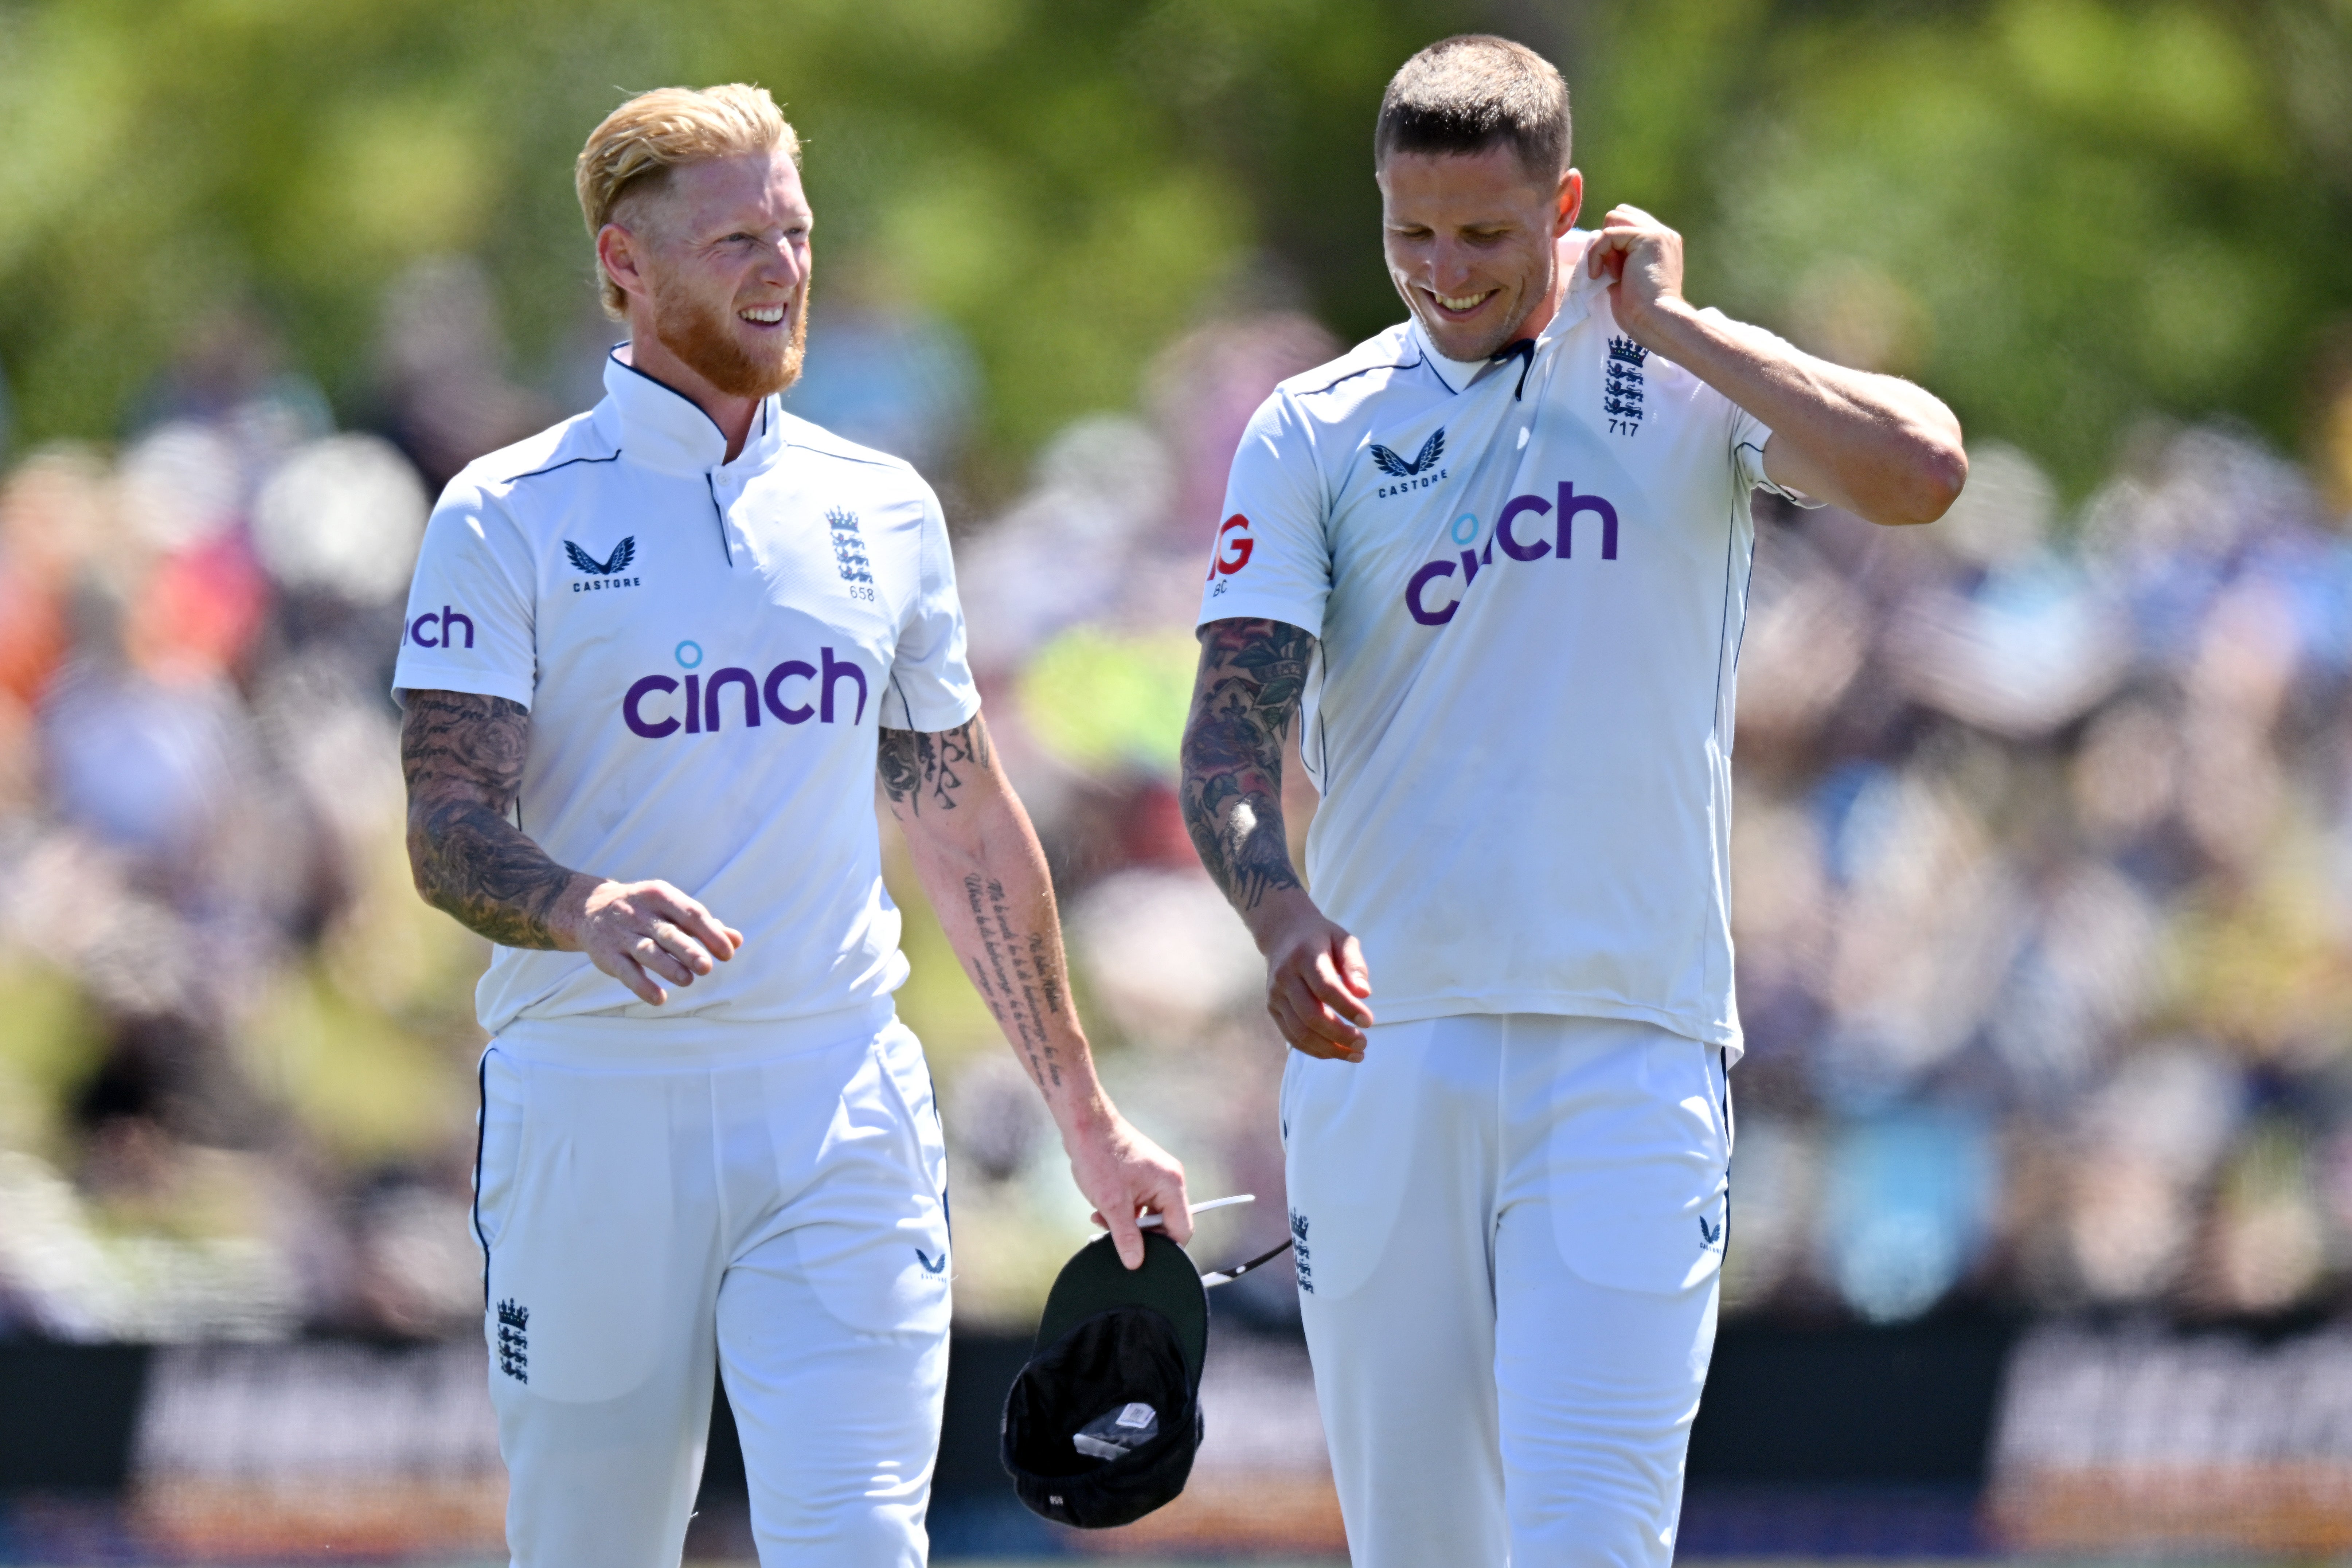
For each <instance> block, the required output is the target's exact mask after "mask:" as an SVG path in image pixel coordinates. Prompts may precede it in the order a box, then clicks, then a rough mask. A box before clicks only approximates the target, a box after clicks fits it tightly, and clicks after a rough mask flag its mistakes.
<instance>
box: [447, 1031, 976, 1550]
mask: <svg viewBox="0 0 2352 1568" xmlns="http://www.w3.org/2000/svg"><path fill="white" fill-rule="evenodd" d="M656 1030H659V1031H661V1032H659V1033H656ZM663 1042H667V1043H663ZM481 1079H482V1131H481V1155H480V1159H479V1163H478V1173H477V1177H476V1205H475V1215H476V1221H475V1223H476V1228H477V1236H478V1239H479V1240H480V1242H481V1243H482V1245H483V1246H484V1247H485V1248H486V1249H487V1251H488V1280H489V1288H488V1308H487V1310H486V1313H485V1322H484V1328H485V1332H486V1333H487V1335H488V1339H489V1342H490V1352H491V1365H490V1395H491V1402H492V1403H493V1404H494V1405H496V1406H497V1409H498V1415H499V1452H500V1453H501V1454H502V1455H503V1456H504V1457H505V1459H506V1464H507V1471H508V1474H509V1478H510V1479H511V1491H510V1493H509V1502H508V1505H507V1541H508V1544H509V1547H510V1549H511V1550H512V1552H513V1560H514V1563H515V1564H516V1568H676V1564H677V1562H678V1560H679V1557H680V1555H681V1553H682V1552H683V1550H684V1542H685V1537H686V1523H687V1519H688V1513H689V1511H690V1510H691V1509H692V1508H693V1504H694V1497H695V1491H696V1489H697V1487H698V1484H699V1482H700V1479H701V1474H702V1458H703V1447H704V1443H705V1439H706V1436H707V1434H708V1432H709V1422H710V1387H711V1367H712V1364H713V1363H714V1360H715V1361H716V1363H717V1365H718V1366H719V1369H720V1371H721V1373H722V1374H723V1375H724V1376H725V1378H726V1380H727V1397H728V1402H729V1404H730V1405H732V1406H733V1407H734V1411H735V1422H736V1426H737V1427H738V1428H739V1429H740V1432H741V1434H742V1439H743V1462H744V1468H745V1470H746V1472H747V1474H748V1477H749V1479H750V1482H751V1526H752V1531H753V1534H754V1536H755V1538H756V1539H757V1541H758V1542H759V1549H760V1560H761V1563H763V1564H766V1565H767V1568H782V1564H786V1563H790V1564H793V1565H794V1568H799V1565H801V1564H820V1563H823V1564H838V1565H840V1568H884V1565H886V1564H887V1565H890V1568H900V1565H908V1564H920V1563H922V1562H923V1561H924V1559H925V1556H926V1554H927V1551H928V1539H927V1537H926V1534H925V1531H924V1525H923V1521H924V1515H925V1513H926V1511H927V1510H928V1508H929V1499H930V1485H931V1467H932V1463H933V1460H934V1459H935V1458H936V1457H937V1454H938V1451H939V1440H940V1401H941V1397H942V1394H943V1393H944V1390H945V1388H946V1384H947V1362H948V1315H949V1305H948V1279H949V1275H950V1268H949V1261H948V1226H947V1208H946V1198H945V1194H944V1184H945V1181H946V1173H947V1165H946V1154H945V1151H944V1148H943V1146H942V1144H941V1142H940V1123H939V1114H938V1110H937V1109H936V1107H935V1106H934V1104H933V1102H932V1097H931V1082H930V1074H929V1068H927V1067H926V1066H925V1064H924V1061H923V1053H922V1047H921V1046H920V1045H919V1043H918V1042H917V1041H916V1039H915V1037H914V1035H913V1034H912V1033H911V1032H909V1031H908V1029H907V1028H906V1027H905V1026H903V1025H900V1024H899V1023H898V1022H897V1021H896V1019H895V1018H893V1017H892V1016H890V1012H889V1009H888V1006H887V1004H886V1005H882V1006H881V1007H880V1008H879V1009H876V1010H861V1011H859V1012H856V1013H851V1014H845V1015H837V1016H834V1017H832V1018H831V1019H829V1020H817V1021H814V1023H813V1024H812V1023H810V1022H804V1021H795V1022H794V1023H793V1024H791V1025H785V1026H768V1025H754V1024H730V1025H714V1026H708V1027H707V1028H706V1029H704V1030H702V1031H700V1032H698V1033H696V1034H693V1035H692V1036H691V1037H688V1040H687V1041H686V1042H685V1043H680V1042H679V1040H678V1037H677V1035H676V1033H675V1032H674V1031H670V1030H663V1029H662V1026H656V1029H655V1030H648V1029H647V1028H646V1026H644V1025H643V1024H642V1023H639V1022H637V1021H635V1020H630V1019H589V1020H578V1021H570V1022H566V1023H562V1024H556V1025H543V1026H521V1027H518V1028H515V1029H511V1030H509V1032H508V1033H507V1034H505V1035H503V1036H501V1037H500V1038H499V1040H497V1041H496V1042H494V1043H493V1044H492V1045H491V1047H490V1048H489V1050H488V1052H487V1053H486V1054H485V1055H484V1057H483V1058H482V1068H481Z"/></svg>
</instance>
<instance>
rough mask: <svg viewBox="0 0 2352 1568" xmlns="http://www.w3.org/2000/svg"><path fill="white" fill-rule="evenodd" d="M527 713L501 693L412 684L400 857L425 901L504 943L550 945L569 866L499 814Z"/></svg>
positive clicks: (510, 798) (510, 789)
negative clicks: (551, 920) (551, 919)
mask: <svg viewBox="0 0 2352 1568" xmlns="http://www.w3.org/2000/svg"><path fill="white" fill-rule="evenodd" d="M529 750H530V712H529V710H526V709H525V708H524V707H523V706H522V704H520V703H519V702H510V701H509V700H507V699H505V698H503V697H481V696H477V695H474V694H473V693H470V692H460V691H412V692H410V693H409V694H408V717H407V719H406V720H405V721H404V722H403V723H402V725H401V730H400V765H401V772H402V773H403V774H404V775H405V776H406V778H407V780H408V862H409V866H410V868H411V869H412V870H413V871H414V872H415V876H416V890H417V892H419V893H420V894H422V895H423V896H424V899H425V902H426V903H428V904H431V905H432V906H433V907H434V908H436V909H437V910H446V912H448V913H449V914H451V915H454V916H456V917H457V921H459V923H461V924H463V925H465V926H467V927H469V928H470V929H472V930H474V931H478V932H480V933H481V934H482V935H484V936H486V937H488V938H489V939H490V940H491V941H492V942H498V943H499V944H501V945H503V946H506V947H541V948H551V947H553V946H555V945H556V942H555V934H554V932H553V931H551V929H550V928H549V925H548V914H549V911H550V910H552V909H553V908H554V905H555V900H556V899H557V898H558V896H560V895H561V894H562V891H563V889H564V886H565V884H567V883H569V882H570V881H571V880H572V872H571V871H570V870H568V869H566V868H563V867H562V866H559V865H557V864H556V863H555V862H554V861H553V860H552V859H551V858H548V854H547V851H545V850H544V849H541V847H539V846H538V845H536V844H534V843H532V842H531V841H530V839H529V838H528V837H524V835H523V832H522V829H520V828H519V827H517V826H515V825H514V824H513V823H512V822H511V821H509V819H508V817H507V811H508V809H509V807H510V806H512V805H513V804H514V799H515V796H516V795H518V794H519V793H520V791H521V789H522V764H523V758H524V756H525V754H526V753H527V752H528V751H529Z"/></svg>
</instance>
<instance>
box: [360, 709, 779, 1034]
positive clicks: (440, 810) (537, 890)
mask: <svg viewBox="0 0 2352 1568" xmlns="http://www.w3.org/2000/svg"><path fill="white" fill-rule="evenodd" d="M529 752H530V712H529V710H526V709H525V708H524V707H523V706H522V705H521V704H520V703H519V702H510V701H509V700H507V699H505V698H503V697H482V696H477V695H475V694H474V693H472V692H465V691H412V692H410V693H409V694H408V716H407V718H406V719H405V720H404V721H403V723H402V725H401V729H400V763H401V772H402V773H404V775H405V776H406V778H407V780H408V864H409V869H410V870H411V871H412V872H413V873H414V874H415V879H416V890H417V892H418V893H419V894H421V895H422V896H423V897H424V900H425V902H426V903H428V904H431V905H432V906H433V907H434V908H435V909H436V910H445V911H446V912H447V913H448V914H450V915H453V916H455V917H456V918H457V921H458V923H459V924H461V925H464V926H466V927H467V929H469V930H471V931H478V932H480V933H481V934H482V935H484V936H486V937H488V938H489V939H490V940H491V941H492V942H497V943H499V945H501V946H504V947H535V948H551V949H555V950H558V951H561V952H584V953H586V954H587V955H588V958H589V961H590V962H591V963H594V964H595V965H596V967H597V968H599V969H601V970H603V971H604V973H607V974H609V975H611V976H612V977H613V978H614V979H615V980H618V981H619V982H620V983H621V984H624V985H625V986H627V987H628V988H629V989H630V990H631V991H633V992H635V994H637V995H639V996H641V997H643V998H644V999H645V1000H646V1001H647V1002H650V1003H653V1004H654V1005H656V1006H658V1005H661V1004H662V1003H664V1002H666V1001H667V1000H668V999H669V994H668V993H667V991H665V990H664V989H663V988H662V985H661V981H662V980H667V981H668V982H669V983H670V984H673V985H691V984H694V977H695V976H696V975H698V974H708V973H710V972H711V970H712V968H713V967H715V964H716V963H723V962H724V961H726V960H728V959H730V958H732V957H734V956H735V950H736V949H737V948H739V947H740V946H742V944H743V936H742V933H741V932H740V931H733V930H730V928H728V927H727V926H724V925H722V924H720V923H719V921H718V920H717V919H716V918H714V917H713V916H712V915H711V913H710V911H709V910H706V909H704V908H703V907H702V905H701V904H699V903H698V902H697V901H696V900H693V899H690V898H688V897H687V895H686V894H684V893H682V892H680V891H678V889H676V888H674V887H672V886H670V885H669V884H668V883H667V882H660V881H654V882H615V881H612V880H610V879H606V878H602V877H597V876H593V875H591V874H589V873H587V872H585V871H574V870H572V869H571V868H568V867H565V866H561V865H558V864H557V863H556V862H555V860H554V859H553V858H551V857H550V856H549V855H548V853H547V851H545V850H544V849H541V847H539V846H538V845H537V844H535V843H533V842H532V841H531V840H530V838H529V837H526V836H525V835H524V833H523V831H522V829H521V828H520V827H517V826H515V825H514V822H513V821H512V819H511V818H510V817H509V815H508V814H509V811H511V810H512V809H513V806H514V802H515V796H516V795H518V794H519V793H520V791H521V789H522V766H523V759H524V758H525V756H527V755H528V754H529ZM656 976H658V977H659V978H658V979H657V978H656Z"/></svg>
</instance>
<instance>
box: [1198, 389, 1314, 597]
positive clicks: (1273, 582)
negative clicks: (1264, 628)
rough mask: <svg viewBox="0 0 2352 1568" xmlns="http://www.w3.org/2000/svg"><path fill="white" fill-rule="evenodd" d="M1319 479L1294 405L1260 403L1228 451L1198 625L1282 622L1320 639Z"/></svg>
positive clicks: (1277, 399) (1277, 398) (1274, 399)
mask: <svg viewBox="0 0 2352 1568" xmlns="http://www.w3.org/2000/svg"><path fill="white" fill-rule="evenodd" d="M1324 511H1325V507H1324V503H1323V476H1322V472H1321V470H1320V469H1319V468H1318V467H1317V465H1316V461H1315V448H1314V446H1313V444H1312V441H1311V440H1310V438H1309V436H1308V433H1307V425H1306V421H1305V420H1304V419H1303V418H1301V417H1300V416H1299V412H1298V408H1297V405H1296V404H1294V403H1292V402H1291V400H1290V399H1289V398H1288V397H1286V396H1285V395H1283V394H1281V393H1279V392H1277V393H1276V394H1275V395H1273V396H1271V397H1269V398H1267V399H1266V400H1265V403H1264V404H1262V405H1259V407H1258V411H1257V413H1256V414H1255V415H1254V416H1251V418H1250V422H1249V427H1248V428H1247V429H1246V430H1244V432H1243V433H1242V443H1241V446H1240V447H1238V448H1237V449H1236V450H1235V451H1234V467H1233V475H1232V478H1231V479H1228V480H1227V481H1226V484H1225V504H1224V509H1223V518H1224V521H1222V522H1220V523H1219V524H1218V525H1217V539H1216V544H1215V547H1214V548H1213V550H1212V551H1211V552H1210V556H1209V575H1208V582H1207V584H1206V585H1205V586H1204V587H1203V588H1202V592H1201V623H1200V624H1201V625H1202V626H1207V625H1208V624H1209V623H1210V622H1211V621H1233V620H1265V621H1282V622H1285V623H1286V624H1288V625H1290V626H1297V627H1298V628H1299V629H1300V630H1302V631H1304V632H1306V633H1307V635H1308V636H1310V637H1320V636H1322V635H1323V606H1324V603H1325V601H1326V600H1328V598H1329V597H1330V596H1331V546H1330V540H1329V536H1328V534H1327V533H1326V531H1325V530H1324Z"/></svg>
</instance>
